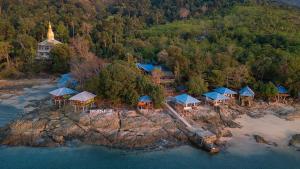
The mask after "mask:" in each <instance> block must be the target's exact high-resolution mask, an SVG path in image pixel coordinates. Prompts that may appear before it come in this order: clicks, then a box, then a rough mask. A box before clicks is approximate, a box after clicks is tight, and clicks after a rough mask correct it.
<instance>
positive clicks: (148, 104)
mask: <svg viewBox="0 0 300 169" xmlns="http://www.w3.org/2000/svg"><path fill="white" fill-rule="evenodd" d="M152 108H153V102H152V99H151V97H150V96H142V97H140V98H139V101H138V109H140V110H142V109H152Z"/></svg>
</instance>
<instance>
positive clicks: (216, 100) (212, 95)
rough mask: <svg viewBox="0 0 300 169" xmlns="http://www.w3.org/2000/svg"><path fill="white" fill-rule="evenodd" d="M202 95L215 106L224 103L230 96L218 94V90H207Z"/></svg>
mask: <svg viewBox="0 0 300 169" xmlns="http://www.w3.org/2000/svg"><path fill="white" fill-rule="evenodd" d="M203 96H204V97H205V101H206V102H208V103H210V104H212V105H214V106H217V105H219V104H222V103H225V102H226V100H229V99H230V98H229V97H227V96H224V95H223V94H220V93H218V92H214V91H213V92H208V93H205V94H203Z"/></svg>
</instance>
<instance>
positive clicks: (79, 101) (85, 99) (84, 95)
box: [69, 91, 96, 111]
mask: <svg viewBox="0 0 300 169" xmlns="http://www.w3.org/2000/svg"><path fill="white" fill-rule="evenodd" d="M95 98H96V95H94V94H92V93H89V92H86V91H84V92H81V93H79V94H77V95H75V96H73V97H71V98H70V99H69V100H70V101H71V103H72V105H73V106H74V108H75V111H77V109H79V108H82V111H85V110H87V109H88V108H90V107H92V106H93V105H94V103H95Z"/></svg>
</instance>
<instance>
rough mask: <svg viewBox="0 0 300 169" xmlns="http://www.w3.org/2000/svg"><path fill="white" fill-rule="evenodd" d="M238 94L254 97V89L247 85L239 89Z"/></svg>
mask: <svg viewBox="0 0 300 169" xmlns="http://www.w3.org/2000/svg"><path fill="white" fill-rule="evenodd" d="M239 94H240V95H241V96H248V97H254V95H255V93H254V91H253V90H252V89H251V88H250V87H249V86H246V87H244V88H242V89H241V90H240V91H239Z"/></svg>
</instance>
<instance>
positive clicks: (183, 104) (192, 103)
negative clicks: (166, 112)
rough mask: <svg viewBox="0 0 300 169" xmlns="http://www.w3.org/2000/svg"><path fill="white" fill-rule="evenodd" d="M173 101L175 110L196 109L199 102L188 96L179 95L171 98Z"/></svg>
mask: <svg viewBox="0 0 300 169" xmlns="http://www.w3.org/2000/svg"><path fill="white" fill-rule="evenodd" d="M173 101H174V103H175V106H176V108H181V109H183V110H189V109H192V108H194V107H197V106H198V105H199V103H200V101H199V100H198V99H196V98H194V97H192V96H190V95H188V94H181V95H178V96H175V97H174V98H173Z"/></svg>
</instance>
